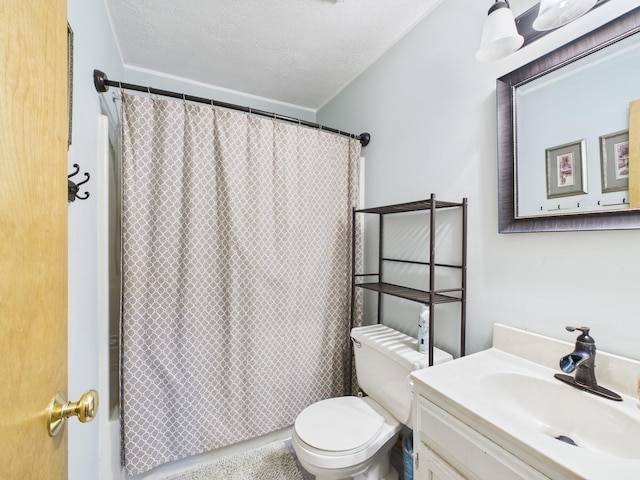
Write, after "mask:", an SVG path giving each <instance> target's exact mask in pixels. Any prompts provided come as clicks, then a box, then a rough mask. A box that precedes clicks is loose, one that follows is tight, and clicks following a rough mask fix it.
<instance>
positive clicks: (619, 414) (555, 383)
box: [479, 372, 640, 475]
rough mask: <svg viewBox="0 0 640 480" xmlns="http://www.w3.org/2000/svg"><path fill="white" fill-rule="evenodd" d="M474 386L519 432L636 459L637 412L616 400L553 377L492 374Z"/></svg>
mask: <svg viewBox="0 0 640 480" xmlns="http://www.w3.org/2000/svg"><path fill="white" fill-rule="evenodd" d="M479 386H480V389H481V392H482V395H488V396H491V397H492V398H495V407H496V411H497V412H501V413H502V414H504V415H505V416H507V417H508V418H509V419H510V421H511V422H513V423H517V424H518V425H520V426H521V427H522V428H526V429H534V430H536V431H538V432H542V433H544V434H546V435H548V436H550V437H552V438H555V439H558V440H563V441H565V442H566V443H569V442H570V441H573V442H574V443H575V445H576V446H575V447H574V448H576V447H577V448H583V449H588V450H592V451H594V452H600V453H605V454H608V455H612V456H616V457H621V458H629V459H640V411H638V412H637V415H635V416H632V415H629V414H628V412H627V411H625V410H623V409H621V408H618V407H619V405H617V403H616V402H614V401H611V400H608V399H601V398H599V397H597V396H594V395H593V394H590V393H587V392H583V391H581V390H578V389H576V388H574V387H571V386H570V385H566V384H564V383H562V382H560V381H559V380H556V379H555V378H553V377H549V378H541V377H539V376H537V375H536V376H534V375H533V374H523V373H514V372H494V373H489V374H486V375H484V376H483V377H482V378H481V379H480V382H479ZM569 444H570V443H569ZM639 475H640V473H639Z"/></svg>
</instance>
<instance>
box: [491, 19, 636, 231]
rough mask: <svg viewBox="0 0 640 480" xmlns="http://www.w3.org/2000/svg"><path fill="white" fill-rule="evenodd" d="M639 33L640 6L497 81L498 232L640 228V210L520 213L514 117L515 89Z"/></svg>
mask: <svg viewBox="0 0 640 480" xmlns="http://www.w3.org/2000/svg"><path fill="white" fill-rule="evenodd" d="M638 32H640V7H638V8H635V9H633V10H631V11H630V12H628V13H625V14H623V15H621V16H620V17H618V18H616V19H615V20H612V21H611V22H609V23H607V24H605V25H603V26H601V27H599V28H597V29H596V30H594V31H593V32H590V33H588V34H586V35H584V36H582V37H580V38H578V39H577V40H574V41H572V42H571V43H568V44H566V45H564V46H562V47H560V48H558V49H556V50H554V51H552V52H550V53H548V54H546V55H544V56H542V57H540V58H538V59H537V60H534V61H533V62H530V63H528V64H526V65H524V66H522V67H520V68H518V69H517V70H514V71H513V72H511V73H508V74H507V75H504V76H503V77H500V78H499V79H498V80H497V83H496V97H497V107H498V231H499V232H500V233H524V232H555V231H571V230H628V229H640V210H638V209H636V210H623V211H610V212H593V213H585V214H577V215H575V214H574V215H559V216H545V217H539V218H516V215H515V212H516V209H515V205H516V198H515V161H516V155H515V152H516V142H515V140H516V138H515V121H514V119H515V90H516V88H517V87H518V86H520V85H522V84H524V83H527V82H530V81H531V80H533V79H535V78H538V77H540V76H542V75H545V74H547V73H549V72H552V71H555V70H557V69H559V68H562V67H564V66H565V65H568V64H570V63H572V62H574V61H576V60H579V59H581V58H583V57H586V56H587V55H589V54H591V53H593V52H595V51H598V50H601V49H603V48H605V47H607V46H608V45H611V44H613V43H615V42H617V41H620V40H622V39H624V38H627V37H629V36H630V35H634V34H636V33H638Z"/></svg>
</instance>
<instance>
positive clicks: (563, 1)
mask: <svg viewBox="0 0 640 480" xmlns="http://www.w3.org/2000/svg"><path fill="white" fill-rule="evenodd" d="M597 1H598V0H541V1H540V10H539V12H538V17H537V18H536V19H535V20H534V21H533V28H535V29H536V30H553V29H554V28H558V27H561V26H563V25H566V24H567V23H569V22H573V21H574V20H575V19H576V18H578V17H581V16H582V15H584V14H585V13H587V12H588V11H589V10H591V9H592V8H593V6H594V5H595V4H596V2H597Z"/></svg>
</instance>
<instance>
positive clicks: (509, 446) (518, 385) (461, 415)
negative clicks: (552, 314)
mask: <svg viewBox="0 0 640 480" xmlns="http://www.w3.org/2000/svg"><path fill="white" fill-rule="evenodd" d="M493 344H494V346H493V347H492V348H490V349H488V350H485V351H482V352H478V353H475V354H472V355H468V356H466V357H462V358H459V359H456V360H454V361H452V362H447V363H444V364H441V365H438V366H437V367H435V368H433V367H432V368H428V369H424V370H419V371H416V372H414V373H412V377H413V380H414V382H416V385H417V392H419V394H420V395H421V396H423V397H424V398H425V399H426V400H428V401H429V402H431V403H433V404H435V405H436V406H438V407H440V408H441V409H443V410H445V411H446V412H448V413H449V414H451V415H453V416H454V417H456V418H457V419H459V420H460V421H462V422H463V423H465V424H466V425H468V426H470V427H471V428H473V429H474V430H476V431H478V432H479V433H481V434H482V435H484V436H486V437H488V438H489V439H491V440H492V441H494V442H495V443H496V444H498V445H499V446H501V447H502V448H504V449H505V450H506V451H508V452H510V453H511V454H513V455H515V456H517V457H518V458H520V459H522V460H523V461H525V462H526V463H527V464H529V465H531V466H532V467H534V468H536V469H537V470H538V471H540V472H542V473H543V474H545V475H547V476H549V477H550V478H587V479H602V480H610V479H614V478H615V479H616V480H623V479H637V478H640V402H639V401H638V399H637V397H636V393H635V390H636V385H637V380H638V377H639V376H640V362H638V361H635V360H630V359H625V358H622V357H617V356H615V355H610V354H607V353H605V352H598V353H597V357H596V364H597V367H596V376H597V378H598V381H599V384H601V385H602V386H604V387H607V388H609V389H611V390H614V391H616V392H617V393H619V394H621V395H622V397H623V401H622V402H615V401H612V400H608V399H604V398H600V397H598V396H596V395H593V394H590V393H587V392H583V391H581V390H578V389H576V388H573V387H571V386H568V385H565V384H563V383H562V382H559V381H558V380H556V379H555V378H553V375H554V373H557V372H559V371H560V370H559V368H558V367H557V366H554V365H557V362H558V360H559V358H560V357H561V356H562V355H566V354H567V353H569V352H570V351H571V349H572V347H573V345H572V344H569V343H568V342H562V341H558V340H555V339H551V338H547V337H543V336H540V335H537V334H532V333H529V332H526V331H523V330H518V329H514V328H512V327H506V326H504V325H499V324H496V325H495V326H494V342H493ZM561 435H562V436H564V437H569V438H571V439H572V440H573V441H575V443H577V445H578V446H574V445H570V444H568V443H565V442H562V441H559V440H557V439H556V438H554V437H558V436H561Z"/></svg>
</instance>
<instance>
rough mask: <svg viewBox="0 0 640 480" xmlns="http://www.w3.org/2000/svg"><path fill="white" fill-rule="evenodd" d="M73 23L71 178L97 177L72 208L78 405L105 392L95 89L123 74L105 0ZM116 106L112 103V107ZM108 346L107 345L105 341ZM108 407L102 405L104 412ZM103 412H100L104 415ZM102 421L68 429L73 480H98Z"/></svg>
mask: <svg viewBox="0 0 640 480" xmlns="http://www.w3.org/2000/svg"><path fill="white" fill-rule="evenodd" d="M67 9H68V13H67V17H68V19H69V24H70V25H71V28H72V29H73V32H74V71H73V77H74V82H73V101H74V108H73V143H72V145H71V147H70V148H69V172H71V171H72V169H71V165H73V164H74V163H77V164H79V165H80V168H81V170H80V171H81V175H79V176H78V177H75V178H80V177H81V176H83V175H84V172H88V173H89V174H90V175H91V179H90V180H89V183H87V184H85V185H83V186H82V187H80V188H81V191H80V192H81V193H82V192H85V191H88V192H89V193H90V197H89V199H88V200H84V201H83V200H76V201H75V202H73V203H70V204H69V356H68V358H69V390H68V394H69V398H70V399H71V400H78V399H79V398H80V396H81V395H82V393H83V392H85V391H86V390H88V389H90V388H94V389H96V390H98V392H99V394H100V395H102V396H103V400H105V399H106V392H104V391H101V390H100V388H99V373H100V372H99V369H98V362H99V359H98V352H99V346H100V342H101V341H102V339H100V338H99V335H98V332H99V325H98V290H97V278H98V268H97V261H96V259H97V231H96V229H97V224H96V218H97V191H96V187H97V178H96V166H97V158H98V116H99V114H100V111H101V98H100V96H99V95H98V94H97V93H96V91H95V88H94V86H93V69H94V68H99V69H103V70H104V69H106V70H107V71H110V72H112V75H119V74H120V73H121V72H122V62H121V61H120V56H119V54H118V51H117V48H116V45H115V41H114V39H113V35H112V33H111V27H110V26H109V23H108V19H107V16H106V12H105V7H104V4H103V2H102V1H100V0H91V1H87V0H69V1H68V2H67ZM108 103H110V102H108ZM105 341H106V339H105ZM107 403H108V402H104V403H103V404H102V408H103V409H104V407H105V405H106V404H107ZM101 413H102V411H99V412H98V414H99V415H100V414H101ZM99 426H100V422H99V421H97V420H96V421H93V422H92V423H88V424H84V425H83V424H81V423H80V422H78V421H76V420H73V419H72V420H71V421H69V422H68V423H67V427H68V429H69V430H68V432H69V477H68V478H69V479H70V480H85V479H97V478H98V463H99V455H100V451H99Z"/></svg>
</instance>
